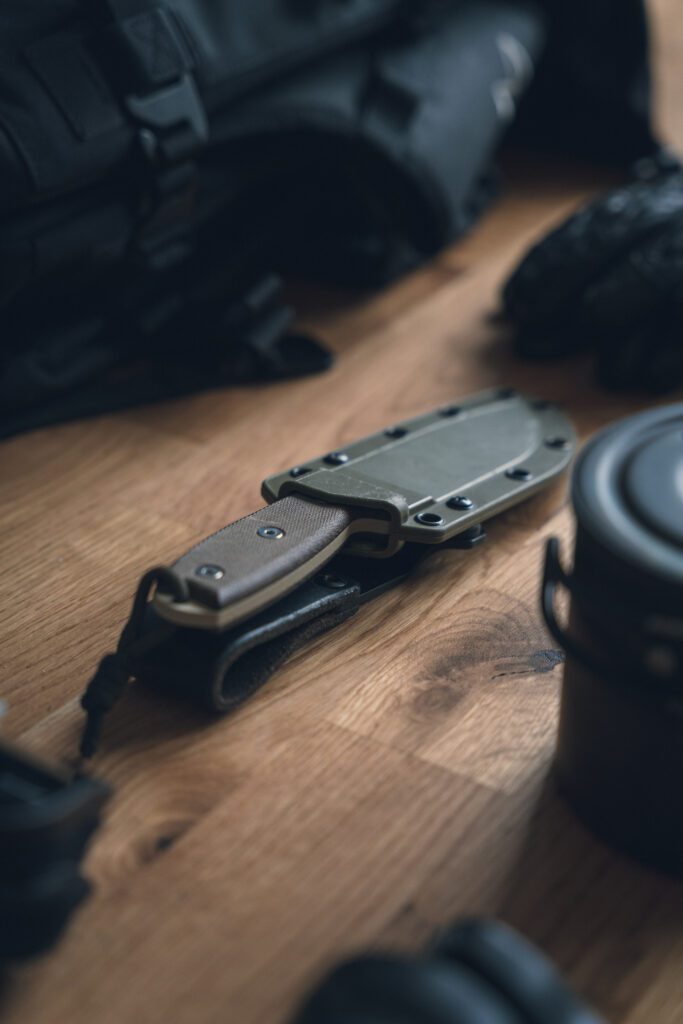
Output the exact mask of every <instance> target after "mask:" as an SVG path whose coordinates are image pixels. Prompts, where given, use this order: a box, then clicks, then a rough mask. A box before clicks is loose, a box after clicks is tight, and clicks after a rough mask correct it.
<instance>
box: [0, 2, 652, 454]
mask: <svg viewBox="0 0 683 1024" xmlns="http://www.w3.org/2000/svg"><path fill="white" fill-rule="evenodd" d="M615 18H616V19H617V21H618V25H619V31H618V32H617V31H615V29H614V25H615ZM545 33H547V39H548V49H547V53H546V55H545V57H544V58H543V61H542V64H541V68H540V71H539V80H538V84H537V86H536V88H534V89H533V90H532V93H531V95H530V96H529V102H528V104H527V105H526V107H525V111H524V112H523V116H522V118H521V121H520V125H519V128H520V132H521V134H522V136H523V137H524V139H526V140H531V141H532V142H533V143H534V144H543V145H548V144H550V145H553V146H554V145H557V144H559V142H562V141H563V142H564V143H565V144H568V145H569V146H570V147H572V148H573V149H574V151H576V149H577V148H581V149H582V151H584V152H586V153H588V154H590V155H593V156H595V155H598V156H605V155H607V156H609V157H610V158H611V159H616V160H623V159H625V158H626V157H627V156H628V157H630V156H632V155H633V154H634V153H638V154H641V153H643V152H646V151H650V150H651V149H652V146H653V143H652V139H651V135H650V129H649V83H648V75H647V35H646V26H645V18H644V13H643V8H642V4H641V2H640V0H602V2H599V0H593V2H591V3H588V2H587V0H581V4H580V11H578V10H577V4H572V5H569V4H567V3H565V2H564V0H544V2H542V3H540V4H536V5H534V4H533V3H530V2H527V0H422V2H421V3H419V4H409V3H405V2H404V0H349V2H346V3H339V2H338V0H251V2H250V3H248V4H246V3H243V2H242V0H158V2H154V0H58V2H52V3H50V4H45V3H44V0H5V3H4V4H3V5H2V11H1V12H0V178H1V179H2V182H3V189H2V194H1V195H0V309H2V312H3V330H2V340H1V342H0V410H1V412H0V436H2V435H7V434H11V433H14V432H16V431H18V430H23V429H28V428H30V427H32V426H38V425H41V424H45V423H49V422H54V421H58V420H63V419H67V418H70V417H73V416H81V415H87V414H91V413H94V412H97V411H103V410H107V409H114V408H120V407H122V406H125V405H131V404H135V403H137V402H141V401H150V400H155V399H159V398H163V397H167V396H171V395H177V394H182V393H184V392H187V391H190V390H195V389H198V388H204V387H212V386H217V385H221V384H223V383H225V382H228V381H246V380H253V379H277V378H281V377H284V376H287V375H291V374H298V373H306V372H314V371H317V370H320V369H323V368H324V367H325V366H327V365H329V361H330V357H329V355H328V354H327V353H326V352H325V351H324V350H323V349H322V348H321V347H320V346H319V345H318V344H317V343H316V342H314V341H313V340H312V339H310V338H306V337H301V336H299V335H291V334H290V333H289V332H290V323H291V318H292V310H290V309H289V308H288V307H287V305H286V304H285V303H284V302H283V300H282V297H281V295H280V293H279V282H278V278H277V273H278V272H281V271H283V270H295V271H304V272H306V273H313V274H316V275H317V276H322V277H325V278H327V279H329V280H333V281H341V282H347V283H349V282H350V283H353V284H361V285H371V286H372V285H377V284H380V283H382V282H384V281H387V280H389V279H391V278H392V277H394V276H396V274H399V273H401V272H402V271H404V270H406V269H408V268H409V267H411V266H414V265H415V264H416V263H417V262H419V261H420V260H423V259H425V258H426V257H428V256H430V255H431V254H432V253H434V252H435V251H436V250H438V249H439V248H440V247H441V246H443V245H444V244H446V243H447V242H449V241H451V240H452V239H453V238H455V237H457V236H458V235H459V234H461V233H462V232H463V231H464V230H466V229H467V227H468V226H469V225H470V224H471V223H472V221H473V220H474V219H475V218H476V217H477V216H478V215H479V214H480V213H481V211H482V210H483V209H484V207H485V206H486V205H487V203H488V202H489V201H490V200H491V198H492V195H493V194H494V191H495V180H494V177H493V176H492V174H491V160H492V156H493V154H494V152H495V149H496V147H497V145H498V144H499V142H500V140H501V138H502V136H503V134H504V132H505V131H506V130H507V128H508V127H509V125H510V123H511V121H512V119H513V117H514V115H515V112H516V107H517V101H518V99H519V98H520V97H521V96H522V94H523V93H524V92H525V90H527V87H528V85H529V81H530V79H531V76H532V72H533V69H534V65H535V64H536V62H537V60H538V58H539V56H540V54H541V52H542V49H543V45H544V34H545ZM606 125H609V132H608V133H607V135H606V132H605V126H606ZM606 138H607V139H608V140H609V144H608V146H607V147H605V144H604V143H605V139H606ZM606 148H607V150H608V152H606V151H605V150H606ZM274 272H275V273H274Z"/></svg>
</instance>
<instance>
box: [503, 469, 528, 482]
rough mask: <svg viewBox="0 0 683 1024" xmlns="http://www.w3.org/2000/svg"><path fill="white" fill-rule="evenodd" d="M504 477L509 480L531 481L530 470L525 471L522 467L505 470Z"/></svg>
mask: <svg viewBox="0 0 683 1024" xmlns="http://www.w3.org/2000/svg"><path fill="white" fill-rule="evenodd" d="M505 476H506V477H508V479H509V480H531V477H532V473H531V470H529V469H525V468H524V466H515V468H514V469H507V470H506V471H505Z"/></svg>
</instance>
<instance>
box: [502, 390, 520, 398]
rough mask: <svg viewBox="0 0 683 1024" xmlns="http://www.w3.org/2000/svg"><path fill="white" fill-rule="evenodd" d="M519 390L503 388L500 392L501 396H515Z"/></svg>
mask: <svg viewBox="0 0 683 1024" xmlns="http://www.w3.org/2000/svg"><path fill="white" fill-rule="evenodd" d="M516 394H517V392H516V391H515V389H514V388H501V389H500V390H499V392H498V397H499V398H514V397H515V395H516Z"/></svg>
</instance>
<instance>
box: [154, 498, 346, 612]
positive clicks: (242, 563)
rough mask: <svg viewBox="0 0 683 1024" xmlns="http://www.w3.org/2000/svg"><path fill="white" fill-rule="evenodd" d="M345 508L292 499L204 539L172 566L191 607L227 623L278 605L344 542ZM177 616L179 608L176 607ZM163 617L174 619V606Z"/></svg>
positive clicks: (262, 510)
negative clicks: (222, 616) (225, 616)
mask: <svg viewBox="0 0 683 1024" xmlns="http://www.w3.org/2000/svg"><path fill="white" fill-rule="evenodd" d="M352 522H353V512H352V511H351V510H350V509H348V508H342V507H340V506H335V505H326V504H323V503H322V502H315V501H311V500H310V499H308V498H303V497H298V496H291V497H289V498H283V499H282V500H281V501H278V502H275V503H274V504H273V505H269V506H267V507H266V508H262V509H259V511H258V512H254V513H252V514H251V515H249V516H245V517H244V519H238V520H237V522H236V523H231V524H230V525H229V526H226V527H225V528H224V529H222V530H219V531H218V533H214V534H213V535H212V536H211V537H207V538H206V539H205V540H203V541H202V542H201V543H200V544H198V545H197V546H196V547H194V548H192V549H191V550H190V551H188V552H187V553H186V554H184V555H183V556H182V558H180V559H179V560H178V561H177V562H176V563H175V565H174V566H173V569H174V571H175V572H176V573H177V574H178V575H179V576H181V577H182V578H183V579H184V580H185V581H186V583H187V588H188V591H189V594H190V597H191V600H192V602H193V603H194V604H195V605H199V606H201V607H203V608H205V609H207V610H210V611H212V612H220V611H221V610H222V609H229V610H230V619H231V621H232V620H236V619H237V618H238V617H239V618H242V617H244V616H246V615H248V614H250V613H251V612H252V611H253V610H254V607H256V606H258V607H261V606H263V605H264V604H265V603H269V602H270V601H273V600H277V599H278V598H280V597H282V596H283V595H284V594H286V593H288V592H289V591H290V590H291V589H292V588H293V587H295V586H297V585H298V584H299V583H301V582H302V581H303V580H305V579H307V578H308V577H309V576H311V575H312V574H313V573H314V572H315V571H316V569H317V568H318V567H319V566H320V565H322V564H324V563H325V562H326V561H327V560H328V559H329V558H331V556H332V555H333V554H334V552H335V551H336V550H337V548H339V547H340V546H341V545H342V544H343V543H344V541H345V539H346V537H347V534H348V531H349V529H350V527H351V523H352ZM177 610H178V612H179V613H180V615H183V614H184V610H183V606H182V605H181V606H179V607H178V609H177ZM163 614H164V615H165V617H166V618H172V617H173V605H168V604H165V605H164V608H163Z"/></svg>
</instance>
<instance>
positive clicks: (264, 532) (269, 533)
mask: <svg viewBox="0 0 683 1024" xmlns="http://www.w3.org/2000/svg"><path fill="white" fill-rule="evenodd" d="M256 532H257V533H258V535H259V537H265V538H266V540H280V538H281V537H284V535H285V531H284V530H281V529H280V527H279V526H259V528H258V530H257V531H256Z"/></svg>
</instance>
